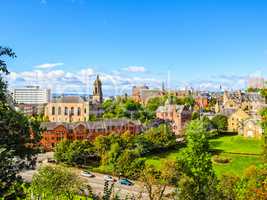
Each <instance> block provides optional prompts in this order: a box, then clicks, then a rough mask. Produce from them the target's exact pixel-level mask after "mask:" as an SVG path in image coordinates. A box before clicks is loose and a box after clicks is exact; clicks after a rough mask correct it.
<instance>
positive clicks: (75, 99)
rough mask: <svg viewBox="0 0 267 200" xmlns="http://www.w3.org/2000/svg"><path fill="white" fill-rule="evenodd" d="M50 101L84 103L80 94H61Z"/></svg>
mask: <svg viewBox="0 0 267 200" xmlns="http://www.w3.org/2000/svg"><path fill="white" fill-rule="evenodd" d="M52 103H84V100H83V99H82V98H81V97H80V96H63V97H60V98H57V99H53V100H52Z"/></svg>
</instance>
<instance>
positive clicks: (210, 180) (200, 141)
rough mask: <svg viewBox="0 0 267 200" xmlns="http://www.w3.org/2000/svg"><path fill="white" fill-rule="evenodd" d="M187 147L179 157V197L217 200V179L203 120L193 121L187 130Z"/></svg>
mask: <svg viewBox="0 0 267 200" xmlns="http://www.w3.org/2000/svg"><path fill="white" fill-rule="evenodd" d="M185 133H186V141H187V147H186V148H185V149H184V150H183V151H182V154H181V155H182V156H181V157H178V159H177V165H178V170H179V171H181V172H182V176H181V177H182V178H181V179H180V180H179V182H178V192H177V196H178V198H181V199H187V198H188V195H190V198H189V199H192V200H194V199H196V200H206V199H216V197H217V195H218V194H219V193H218V191H217V188H216V186H217V179H216V176H215V173H214V171H213V168H212V162H211V156H210V154H209V152H208V150H209V142H208V139H207V131H206V127H205V124H204V123H203V121H201V120H193V121H191V122H190V123H189V125H188V126H187V128H186V132H185Z"/></svg>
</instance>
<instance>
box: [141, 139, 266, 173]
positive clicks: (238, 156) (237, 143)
mask: <svg viewBox="0 0 267 200" xmlns="http://www.w3.org/2000/svg"><path fill="white" fill-rule="evenodd" d="M262 144H263V140H259V139H252V138H244V137H242V136H223V137H218V138H216V139H211V140H210V148H211V149H212V150H217V151H218V152H219V155H220V156H223V157H227V158H229V159H230V162H229V163H226V164H218V163H213V167H214V170H215V172H216V174H217V175H218V176H219V177H220V176H221V175H222V174H224V173H233V174H235V175H238V176H242V174H243V172H244V170H245V169H246V168H247V167H249V166H250V165H256V166H258V165H260V164H261V163H262V162H261V159H260V154H261V151H262ZM179 154H180V149H178V150H172V151H169V152H165V153H161V154H157V155H151V156H147V157H146V159H147V160H146V163H148V164H152V165H154V166H156V167H157V168H159V169H160V168H161V167H162V164H163V162H164V161H165V160H175V159H176V157H177V156H179ZM250 154H251V155H250Z"/></svg>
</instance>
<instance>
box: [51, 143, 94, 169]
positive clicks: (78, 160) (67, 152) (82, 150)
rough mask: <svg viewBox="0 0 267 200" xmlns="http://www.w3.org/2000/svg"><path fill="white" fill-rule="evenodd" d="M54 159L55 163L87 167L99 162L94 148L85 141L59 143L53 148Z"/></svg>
mask: <svg viewBox="0 0 267 200" xmlns="http://www.w3.org/2000/svg"><path fill="white" fill-rule="evenodd" d="M54 157H55V159H56V160H57V161H59V162H64V163H67V164H70V165H88V164H89V163H91V162H96V161H98V160H99V157H98V156H97V155H96V153H95V148H94V146H93V145H92V144H91V143H90V142H89V141H86V140H85V141H80V140H76V141H69V140H63V141H61V142H60V143H58V144H57V146H56V148H55V153H54Z"/></svg>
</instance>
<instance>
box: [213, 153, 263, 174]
mask: <svg viewBox="0 0 267 200" xmlns="http://www.w3.org/2000/svg"><path fill="white" fill-rule="evenodd" d="M220 155H221V156H223V157H227V158H229V159H230V162H229V163H226V164H221V163H220V164H219V163H215V162H213V167H214V170H215V173H216V174H217V175H218V177H221V176H222V175H223V174H225V173H230V174H234V175H237V176H242V175H243V173H244V170H245V169H246V168H248V167H249V166H250V165H255V166H259V165H260V164H261V163H262V162H261V158H260V156H252V155H249V156H248V155H240V154H228V153H222V154H220Z"/></svg>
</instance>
